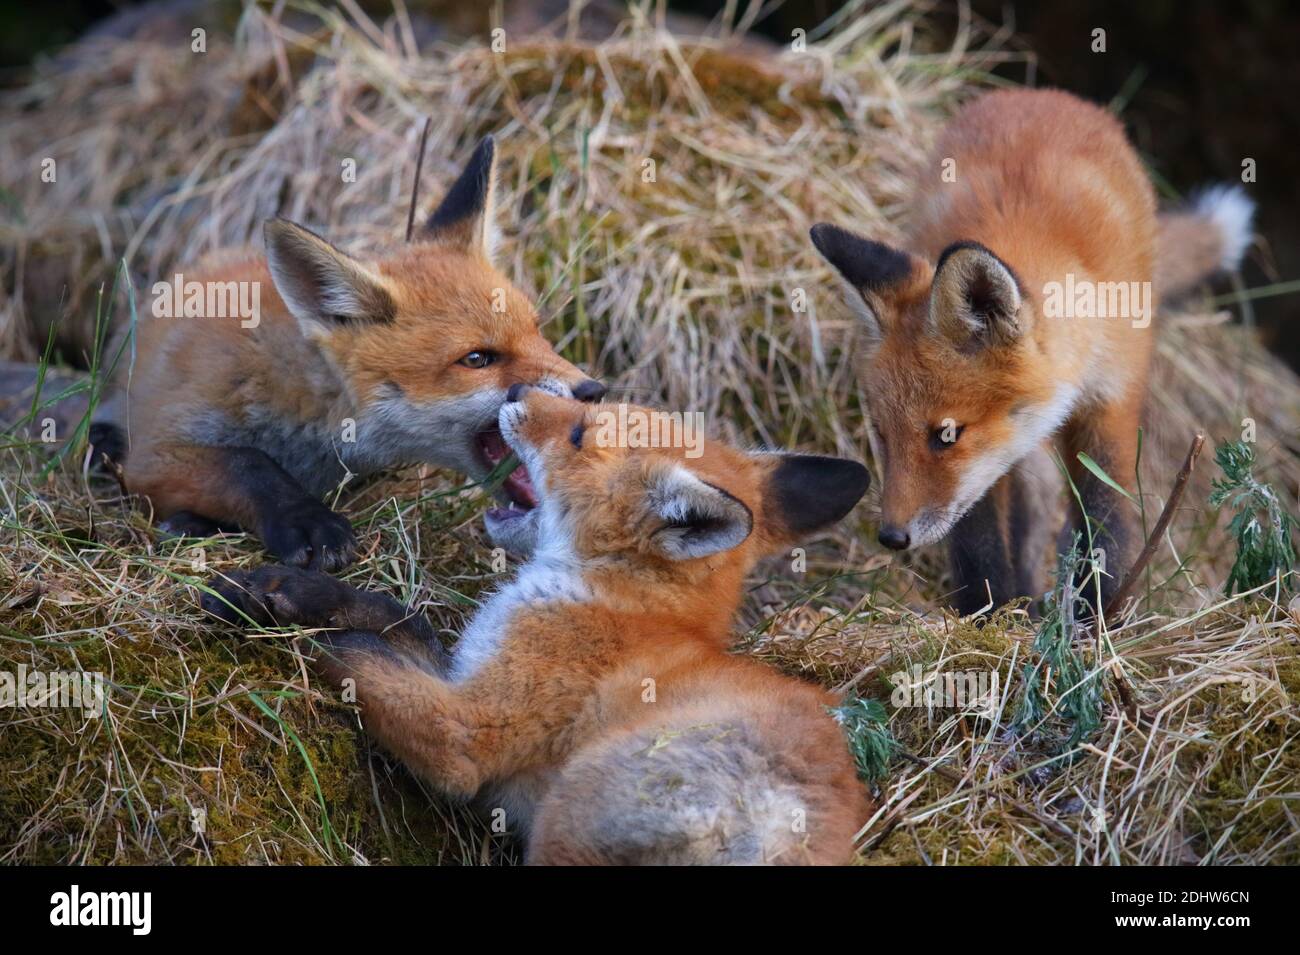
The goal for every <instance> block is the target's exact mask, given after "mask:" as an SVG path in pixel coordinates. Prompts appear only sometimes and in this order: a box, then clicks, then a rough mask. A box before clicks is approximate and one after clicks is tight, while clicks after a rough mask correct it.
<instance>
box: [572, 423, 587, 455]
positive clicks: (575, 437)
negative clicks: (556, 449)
mask: <svg viewBox="0 0 1300 955" xmlns="http://www.w3.org/2000/svg"><path fill="white" fill-rule="evenodd" d="M586 430H587V429H586V427H585V426H584V425H583V423H582V422H581V421H579V422H578V423H577V424H575V425H574V426H573V430H572V431H570V432H569V443H570V444H571V445H573V446H574V447H575V448H577V449H578V450H579V451H581V450H582V433H583V432H584V431H586Z"/></svg>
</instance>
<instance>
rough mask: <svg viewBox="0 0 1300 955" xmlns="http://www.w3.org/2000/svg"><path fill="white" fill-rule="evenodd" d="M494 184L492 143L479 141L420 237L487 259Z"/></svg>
mask: <svg viewBox="0 0 1300 955" xmlns="http://www.w3.org/2000/svg"><path fill="white" fill-rule="evenodd" d="M495 182H496V141H495V140H494V139H493V138H492V137H491V136H485V137H483V141H482V142H481V143H479V144H478V147H477V148H476V149H475V150H474V154H473V155H472V156H470V157H469V162H467V163H466V164H465V169H464V170H463V171H462V172H461V174H460V178H459V179H457V180H456V181H455V182H454V183H453V184H452V187H451V188H450V189H449V190H447V195H446V197H445V198H443V200H442V204H441V205H439V206H438V208H437V209H436V210H435V211H434V213H433V215H432V216H430V217H429V221H428V223H427V224H426V225H425V230H424V233H425V234H424V237H425V238H426V239H434V240H437V241H441V242H446V243H448V244H451V245H454V246H456V247H457V248H460V249H464V250H465V251H467V252H481V253H482V254H483V255H484V256H485V257H486V258H488V259H490V258H491V254H492V247H493V245H494V244H495V235H496V233H495V228H494V224H493V217H494V216H493V193H494V191H495Z"/></svg>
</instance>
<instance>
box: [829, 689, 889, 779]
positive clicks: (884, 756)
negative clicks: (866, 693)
mask: <svg viewBox="0 0 1300 955" xmlns="http://www.w3.org/2000/svg"><path fill="white" fill-rule="evenodd" d="M831 715H832V716H834V717H835V720H836V722H838V723H839V724H840V727H841V728H842V729H843V730H844V735H845V737H847V738H848V741H849V750H850V751H851V752H852V753H853V762H854V763H855V764H856V765H857V769H858V778H859V779H861V780H863V781H864V782H876V781H878V780H881V779H884V778H885V775H886V773H887V772H888V769H889V760H890V758H891V757H892V756H893V755H894V750H896V749H897V748H898V742H897V741H896V740H895V739H894V734H893V733H891V732H890V731H889V716H888V714H887V713H886V712H885V708H884V706H883V705H881V703H880V702H879V701H878V700H867V699H853V700H849V701H848V702H846V703H844V704H843V705H841V706H836V707H832V708H831Z"/></svg>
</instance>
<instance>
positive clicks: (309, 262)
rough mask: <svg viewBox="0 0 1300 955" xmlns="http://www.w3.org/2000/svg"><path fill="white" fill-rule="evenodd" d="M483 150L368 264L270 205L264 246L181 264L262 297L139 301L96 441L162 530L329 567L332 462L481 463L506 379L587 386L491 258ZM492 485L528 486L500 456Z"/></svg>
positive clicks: (587, 391)
mask: <svg viewBox="0 0 1300 955" xmlns="http://www.w3.org/2000/svg"><path fill="white" fill-rule="evenodd" d="M494 163H495V149H494V146H493V141H492V139H491V138H490V137H489V138H487V139H485V140H484V141H483V142H482V143H481V144H480V145H479V147H478V149H477V150H476V151H475V152H474V155H473V156H472V157H471V159H470V161H469V164H468V166H467V167H466V168H465V170H464V172H463V173H462V174H461V176H460V178H459V179H458V180H457V181H456V183H455V184H454V185H453V186H452V187H451V189H450V191H449V192H448V194H447V196H446V198H445V199H444V200H443V202H442V204H441V205H440V206H439V207H438V209H437V211H436V212H434V213H433V216H432V217H431V218H430V219H429V221H428V223H427V224H426V225H425V227H424V228H423V230H421V231H419V232H417V234H416V235H415V236H414V237H413V238H414V241H413V242H411V243H410V244H407V245H400V246H396V247H392V248H389V249H387V250H386V251H383V252H382V253H380V254H378V255H376V256H375V257H373V258H372V259H369V260H367V261H360V260H357V259H354V258H352V257H350V256H348V255H345V254H344V253H343V252H340V251H339V250H338V249H336V248H334V246H332V245H330V244H329V243H328V242H326V241H325V240H324V239H322V238H320V237H319V236H317V235H314V234H313V233H311V232H308V231H307V230H306V229H303V228H301V227H300V226H297V225H294V224H293V223H292V222H288V221H286V220H284V219H276V220H273V221H271V222H269V223H267V226H266V256H265V259H263V258H262V256H260V255H257V254H255V253H253V252H243V253H235V254H232V253H226V254H225V255H220V254H218V255H214V256H213V257H211V258H209V259H208V262H207V265H206V266H201V267H200V268H198V269H196V270H195V272H194V273H193V274H190V275H186V276H184V279H185V282H184V285H185V286H189V285H190V282H191V281H198V282H201V283H204V284H205V285H207V286H212V287H217V288H233V287H235V283H246V284H248V285H251V286H252V287H253V288H254V289H255V290H257V292H258V295H257V296H256V297H252V296H249V297H252V299H253V301H255V302H260V306H259V313H258V314H257V315H255V316H252V317H251V320H250V319H249V316H244V319H245V320H240V319H239V318H234V317H227V318H217V317H214V316H208V317H187V318H175V317H158V316H153V317H148V318H142V319H141V321H140V322H139V327H138V330H137V340H136V351H137V354H136V357H135V360H134V363H133V364H131V365H128V363H127V362H126V361H125V360H123V361H122V362H120V363H119V365H120V367H119V369H118V373H117V374H116V378H115V382H114V384H115V391H114V394H113V395H112V397H111V399H110V400H109V401H108V402H106V404H105V405H104V406H103V409H102V412H101V416H100V420H99V421H98V422H97V423H96V425H95V426H94V427H93V428H92V431H91V443H92V444H93V445H94V446H95V457H96V458H99V456H100V454H101V453H102V454H106V455H107V456H108V457H109V458H110V459H111V460H114V461H116V463H117V464H118V465H119V466H120V468H121V473H122V476H123V478H124V482H125V485H126V489H127V490H128V491H130V492H131V493H135V494H142V495H144V496H146V497H148V498H149V500H150V501H151V502H152V504H153V508H154V513H155V514H156V515H157V516H158V517H160V518H166V522H165V527H166V528H167V529H168V530H170V531H172V532H175V533H189V534H194V535H206V534H210V533H213V532H215V531H216V530H218V529H222V528H227V527H232V526H233V527H239V528H242V529H244V530H247V531H250V532H252V533H255V534H257V535H258V537H260V538H261V540H262V541H263V543H265V545H266V547H267V549H268V550H270V551H271V552H272V553H273V554H275V555H276V556H277V557H279V558H280V559H281V560H283V561H286V562H287V563H290V564H297V565H305V566H311V567H320V568H323V569H326V570H336V569H338V568H340V567H342V566H344V565H346V564H347V563H348V562H349V561H350V560H351V559H352V553H353V547H354V538H353V532H352V526H351V524H350V523H349V522H348V521H347V520H346V519H344V518H343V517H341V516H339V515H338V514H335V513H334V512H333V511H331V510H330V509H329V508H328V507H326V506H325V505H324V504H323V503H321V501H320V500H319V498H320V496H321V495H323V494H324V493H325V492H327V491H328V490H330V489H331V488H333V487H335V486H337V485H338V483H339V482H340V481H341V480H342V479H343V478H344V477H345V476H347V475H348V474H349V473H351V474H356V475H361V476H364V475H366V474H371V473H374V472H376V471H379V470H382V469H384V468H389V467H394V466H400V465H405V464H413V463H429V464H435V465H441V466H444V467H450V468H455V469H456V470H458V471H462V472H464V473H466V474H469V475H470V476H472V477H474V478H476V479H481V478H482V477H485V476H486V475H487V474H488V473H489V472H490V471H491V469H492V468H493V467H494V466H495V465H496V464H498V463H499V462H500V461H501V460H502V459H503V458H504V457H505V448H504V445H502V443H501V439H500V435H499V434H497V433H496V431H495V427H496V417H497V410H498V409H499V408H500V407H501V403H502V401H503V400H504V398H505V394H506V389H507V388H509V387H510V385H512V384H514V383H515V382H546V383H548V384H549V386H551V387H553V388H556V389H558V390H560V391H563V392H564V393H566V394H572V395H573V396H575V397H577V398H580V399H583V400H592V399H596V398H599V397H600V396H601V395H602V394H604V390H605V389H604V387H603V386H602V385H600V384H599V383H597V382H595V381H591V380H589V379H587V378H586V377H585V376H584V375H583V374H582V373H581V372H579V371H578V369H577V368H575V367H573V366H572V365H571V364H569V363H568V362H566V361H565V360H564V359H562V358H560V357H559V356H558V355H556V354H555V352H554V351H553V350H552V348H551V346H550V344H549V343H548V342H547V341H546V339H545V338H544V337H543V336H542V334H541V332H540V331H539V330H538V327H537V313H536V311H535V310H534V309H533V306H532V304H531V303H530V302H529V301H528V299H527V298H526V297H525V296H524V295H523V294H522V293H521V292H519V291H518V290H517V289H515V288H514V287H513V286H512V285H511V284H510V282H509V281H508V280H507V279H506V277H505V276H504V275H502V274H501V273H500V272H498V271H497V270H496V269H495V268H494V267H493V266H492V264H491V252H492V246H493V235H494V229H493V209H492V197H493V182H494V175H493V172H494ZM227 283H229V284H227ZM501 493H502V495H503V496H505V497H506V498H508V499H509V500H512V501H517V502H520V503H524V504H527V503H531V500H532V493H533V491H532V488H531V487H530V486H529V485H528V484H527V481H526V475H524V473H523V472H522V471H517V472H516V473H515V474H513V475H511V476H510V477H509V478H507V480H506V481H505V483H504V484H503V485H502V491H501Z"/></svg>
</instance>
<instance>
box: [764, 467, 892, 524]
mask: <svg viewBox="0 0 1300 955" xmlns="http://www.w3.org/2000/svg"><path fill="white" fill-rule="evenodd" d="M870 486H871V472H870V471H868V470H867V469H866V468H865V467H863V466H862V465H861V464H858V463H857V462H856V461H846V460H845V459H844V458H828V457H822V456H821V455H814V454H782V455H779V456H778V457H777V463H776V466H775V467H774V468H773V469H772V472H771V474H770V476H769V477H768V480H767V493H766V494H765V495H764V500H765V502H766V503H765V505H764V511H765V513H766V516H767V523H768V527H769V528H770V529H776V530H777V533H776V534H775V535H772V536H775V537H777V538H778V539H780V540H781V542H782V543H784V542H785V541H787V540H795V539H797V538H800V537H803V536H805V535H807V534H811V533H813V532H814V531H818V530H821V529H822V528H824V527H829V526H830V525H831V524H834V523H835V522H836V521H838V520H840V519H841V518H842V517H844V515H846V514H848V513H849V511H851V510H853V507H854V505H856V504H857V503H858V501H859V500H861V499H862V495H863V494H865V493H867V488H868V487H870Z"/></svg>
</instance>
